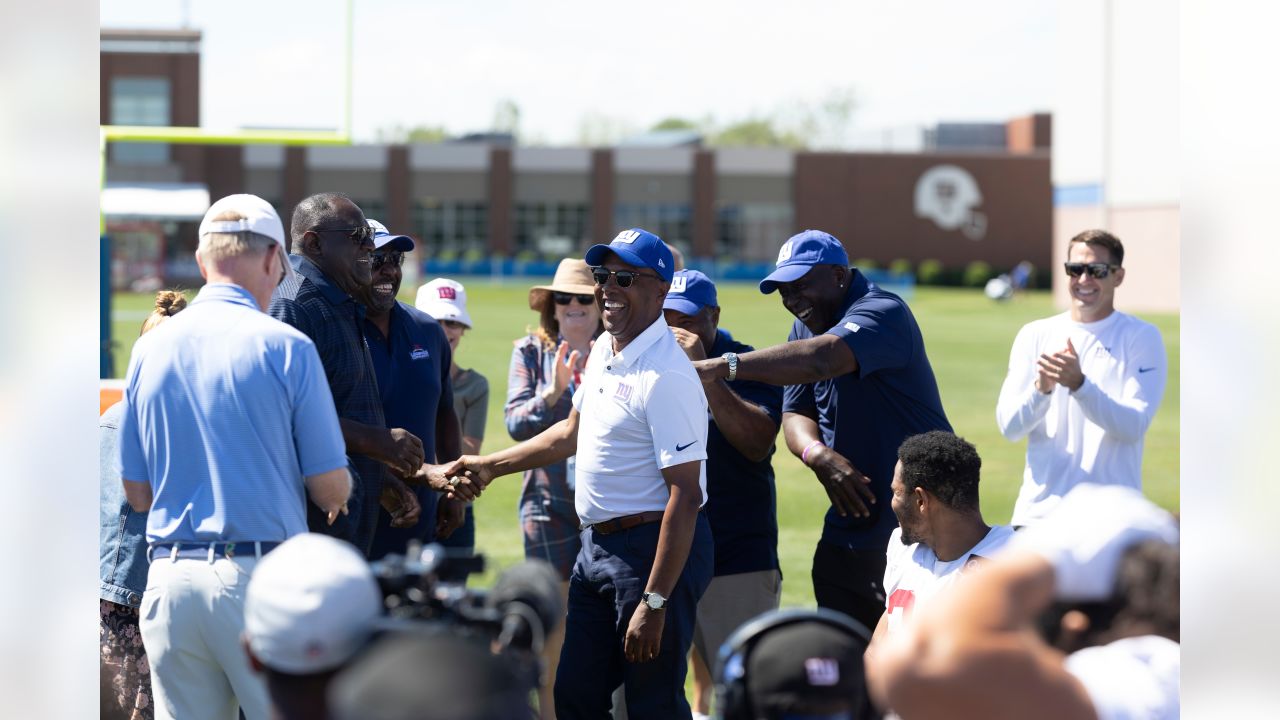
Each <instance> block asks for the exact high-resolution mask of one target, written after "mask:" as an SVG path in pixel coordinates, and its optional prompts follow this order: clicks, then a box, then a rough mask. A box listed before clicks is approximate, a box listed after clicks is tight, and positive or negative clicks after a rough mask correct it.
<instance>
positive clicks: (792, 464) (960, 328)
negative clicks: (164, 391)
mask: <svg viewBox="0 0 1280 720" xmlns="http://www.w3.org/2000/svg"><path fill="white" fill-rule="evenodd" d="M464 282H465V284H466V287H467V294H468V296H469V309H470V311H471V316H472V319H473V321H474V323H475V329H474V330H473V331H472V332H471V333H469V334H468V335H467V336H466V337H465V338H464V339H463V341H462V348H461V350H460V352H459V356H458V360H459V362H460V364H462V365H463V366H464V367H473V368H476V369H477V370H479V371H480V372H481V373H482V374H483V375H485V376H486V377H488V378H489V384H490V387H491V389H492V390H491V392H492V394H491V396H490V398H489V418H488V425H487V427H486V433H485V444H484V450H485V451H493V450H498V449H501V448H503V447H507V446H509V445H511V444H512V440H511V438H510V436H508V435H507V431H506V427H505V425H504V423H503V416H502V407H503V402H504V400H505V392H506V378H507V366H508V363H509V362H510V359H511V347H512V341H514V340H515V339H517V338H519V337H521V336H523V335H524V334H525V332H526V328H527V327H528V326H529V325H530V324H531V323H534V322H536V317H535V315H534V313H533V312H531V311H529V310H528V309H527V307H528V306H527V296H528V288H529V286H530V285H534V284H539V283H540V282H542V281H537V282H534V281H528V282H521V283H519V284H516V283H508V284H497V283H492V282H488V281H486V280H479V279H469V280H466V279H464ZM188 296H189V297H192V296H194V293H188ZM401 296H402V299H405V300H407V301H409V302H412V292H411V291H410V290H406V291H405V292H403V293H402V294H401ZM719 296H720V303H721V306H722V308H723V310H722V313H721V323H722V326H723V327H724V328H726V329H728V330H729V331H731V332H732V333H733V335H734V337H736V338H738V339H739V340H741V341H743V342H746V343H748V344H751V345H754V346H756V347H764V346H767V345H772V344H775V343H778V342H782V341H783V340H785V339H786V336H787V331H788V329H789V328H790V325H791V316H790V315H789V314H787V312H786V310H784V309H783V307H782V304H781V302H780V301H779V300H778V298H777V296H776V295H770V296H764V295H761V294H760V293H759V292H758V291H757V290H756V289H755V286H754V285H752V284H725V285H722V286H721V287H720V288H719ZM150 305H151V296H146V295H130V294H117V295H116V296H115V299H114V308H113V320H114V322H113V325H112V333H113V337H114V338H115V340H116V348H115V351H114V352H115V368H116V373H117V375H123V373H124V369H125V367H126V366H127V363H128V357H129V355H128V353H129V350H130V348H131V347H132V345H133V341H134V339H135V338H136V337H137V333H138V328H139V327H140V326H141V322H142V318H143V317H144V316H145V313H146V311H147V309H148V308H149V307H150ZM911 307H912V309H913V311H914V312H915V314H916V317H917V319H918V320H919V322H920V326H921V328H922V330H923V332H924V337H925V345H926V347H927V349H928V352H929V359H930V361H931V362H932V364H933V368H934V372H935V373H936V374H937V377H938V384H939V386H940V387H941V391H942V401H943V406H944V407H945V409H946V411H947V416H948V417H949V418H950V420H951V423H952V425H953V426H954V427H955V430H956V432H957V433H958V434H960V435H962V436H964V437H966V438H967V439H969V440H970V441H971V442H973V443H974V444H975V445H976V446H977V447H978V452H979V453H980V454H981V455H982V459H983V484H982V509H983V513H984V514H985V516H986V518H987V521H988V522H996V523H1005V522H1008V520H1009V516H1010V513H1011V512H1012V509H1013V501H1014V499H1015V498H1016V496H1017V492H1018V486H1019V482H1020V480H1021V477H1022V465H1023V453H1024V451H1025V445H1024V444H1023V443H1011V442H1008V441H1006V440H1005V439H1004V438H1002V437H1001V436H1000V433H999V432H998V431H997V430H996V423H995V402H996V397H997V395H998V394H999V391H1000V384H1001V382H1002V381H1003V380H1004V374H1005V369H1006V366H1007V363H1008V357H1009V347H1010V345H1011V344H1012V342H1013V337H1014V335H1015V334H1016V333H1017V331H1018V328H1020V327H1021V326H1022V325H1023V324H1024V323H1026V322H1028V321H1030V320H1033V319H1035V318H1038V317H1043V316H1046V315H1050V314H1053V313H1054V312H1055V310H1054V308H1053V307H1052V304H1051V302H1050V298H1049V294H1048V293H1047V292H1033V293H1029V294H1027V295H1025V296H1021V297H1018V298H1016V299H1014V300H1013V301H1010V302H1008V303H1004V304H996V303H993V302H992V301H990V300H988V299H987V298H986V297H985V296H983V295H982V293H981V292H980V291H978V290H968V289H957V288H917V289H916V291H915V296H914V298H913V299H912V301H911ZM1143 318H1144V319H1146V320H1149V321H1151V322H1153V323H1155V324H1156V325H1157V326H1158V327H1159V328H1160V332H1161V333H1162V334H1163V335H1164V340H1165V345H1166V348H1167V350H1168V355H1169V387H1168V389H1167V390H1166V391H1165V396H1164V401H1163V404H1162V406H1161V408H1160V411H1159V413H1158V414H1157V415H1156V419H1155V422H1154V423H1153V424H1152V426H1151V429H1150V431H1149V432H1148V433H1147V441H1146V459H1145V462H1144V464H1143V483H1144V486H1145V490H1146V492H1147V494H1148V495H1149V496H1150V497H1151V498H1152V499H1153V500H1154V501H1156V502H1157V503H1159V504H1161V505H1162V506H1164V507H1167V508H1169V509H1172V510H1177V509H1178V473H1179V467H1178V442H1179V439H1178V427H1179V422H1178V413H1179V388H1178V377H1179V372H1178V369H1179V352H1178V348H1179V333H1178V331H1179V325H1178V316H1177V315H1144V316H1143ZM780 445H781V443H780ZM774 469H775V471H776V474H777V482H778V498H779V503H778V525H779V530H780V537H779V545H778V551H779V554H780V556H781V561H782V571H783V575H784V578H785V579H784V582H783V586H782V587H783V598H782V602H783V605H784V606H789V605H806V606H811V605H813V590H812V587H811V585H810V582H809V565H810V560H811V559H812V556H813V548H814V544H815V543H816V542H817V538H818V536H819V534H820V531H821V528H822V516H823V513H824V512H825V511H826V508H827V506H828V500H827V497H826V494H825V493H824V492H823V490H822V488H821V486H820V485H819V484H818V483H817V482H816V481H815V480H814V478H813V475H812V473H810V472H809V471H808V470H807V469H805V468H804V467H803V466H802V465H801V464H800V462H799V461H798V460H797V459H796V458H794V457H792V456H791V454H790V453H789V452H787V451H786V449H785V447H782V448H781V449H780V451H779V452H778V453H777V454H775V455H774ZM519 490H520V478H519V476H511V477H506V478H502V479H500V480H498V481H496V482H495V483H494V484H493V486H491V487H490V489H489V490H488V491H487V492H486V493H485V495H484V497H483V498H481V499H480V500H479V501H478V502H477V503H476V524H477V531H478V539H477V546H478V549H479V550H480V551H482V552H484V553H485V554H486V555H487V556H488V560H489V568H490V570H489V571H488V572H487V573H486V574H485V576H484V577H483V578H481V579H480V580H479V583H478V584H479V585H481V586H484V585H487V584H488V583H490V582H491V581H492V579H493V577H494V576H495V574H496V571H497V570H499V569H501V568H504V567H507V566H509V565H511V564H514V563H516V562H518V561H519V560H520V559H522V557H523V549H522V548H523V545H522V542H521V537H520V527H519V522H518V519H517V517H516V501H517V498H518V497H519Z"/></svg>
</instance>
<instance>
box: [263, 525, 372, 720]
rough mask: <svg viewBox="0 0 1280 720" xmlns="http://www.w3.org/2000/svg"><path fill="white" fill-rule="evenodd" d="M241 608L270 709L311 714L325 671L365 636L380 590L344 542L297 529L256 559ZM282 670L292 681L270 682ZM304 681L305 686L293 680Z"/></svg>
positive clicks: (347, 655)
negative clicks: (264, 680) (309, 684)
mask: <svg viewBox="0 0 1280 720" xmlns="http://www.w3.org/2000/svg"><path fill="white" fill-rule="evenodd" d="M244 614H245V618H244V646H245V651H246V653H247V654H248V656H249V663H250V665H251V666H252V667H253V669H254V670H256V671H258V672H260V673H263V674H264V675H266V678H267V689H268V692H269V693H270V695H271V703H272V705H273V706H274V710H275V712H276V715H277V716H278V717H282V718H290V717H299V718H303V717H318V716H319V715H317V714H316V713H318V712H321V711H322V708H321V707H320V706H317V705H316V703H323V702H324V698H325V692H324V687H325V686H326V685H327V684H328V682H329V679H330V677H331V676H332V675H333V673H334V672H336V671H337V670H340V669H341V668H342V667H343V666H344V665H345V664H346V663H347V661H348V660H350V659H351V658H352V657H353V656H354V655H355V654H356V652H357V651H358V650H360V649H361V648H362V647H364V645H365V644H366V643H367V642H368V641H369V638H370V636H371V635H372V633H373V630H374V626H375V625H376V623H377V621H378V618H379V617H380V616H381V615H382V593H381V592H380V591H379V589H378V583H377V581H376V580H375V579H374V576H373V571H372V570H371V569H370V568H369V565H368V563H366V562H365V560H364V558H363V557H361V556H360V554H359V553H358V552H356V550H355V549H354V548H353V547H352V546H351V545H349V544H347V543H345V542H342V541H341V540H335V539H334V538H331V537H328V536H326V535H318V534H315V533H304V534H301V535H295V536H293V537H292V538H290V539H289V540H288V541H286V542H285V543H284V544H282V545H281V546H280V547H278V548H276V549H275V551H273V552H272V553H271V554H270V555H267V556H264V557H263V558H262V560H261V561H260V562H259V563H258V566H257V568H256V569H255V570H254V573H253V577H252V578H250V580H249V588H248V590H247V592H246V597H245V610H244ZM281 675H286V676H291V678H292V680H291V682H289V683H278V682H276V680H277V679H279V676H281ZM307 679H310V680H312V685H313V686H314V687H312V688H310V690H306V689H304V688H303V687H302V684H305V683H301V684H300V682H299V680H304V681H305V680H307ZM326 714H327V713H326Z"/></svg>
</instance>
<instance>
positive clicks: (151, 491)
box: [119, 195, 351, 720]
mask: <svg viewBox="0 0 1280 720" xmlns="http://www.w3.org/2000/svg"><path fill="white" fill-rule="evenodd" d="M199 237H200V245H199V248H198V249H197V250H196V262H197V264H198V265H199V266H200V273H201V275H203V276H204V278H205V280H206V281H207V284H206V285H205V286H204V287H203V288H202V289H201V290H200V293H199V295H197V296H196V299H195V300H194V301H193V302H192V303H191V305H190V306H189V307H188V308H187V309H186V310H185V311H183V312H182V313H181V314H180V315H178V316H176V317H174V318H172V319H170V320H168V321H166V322H165V323H164V325H162V326H161V327H159V328H156V330H155V331H153V332H149V333H146V334H144V335H143V336H142V337H141V338H139V340H138V342H137V343H135V344H134V346H133V354H132V356H131V358H130V361H129V370H128V372H127V374H126V378H127V380H128V387H127V389H126V391H125V393H124V397H123V399H122V401H121V402H123V403H124V405H125V407H124V410H123V412H122V415H121V423H120V438H119V440H120V458H119V459H120V476H121V479H122V481H123V483H124V488H125V496H126V498H127V499H128V501H129V505H130V506H131V507H132V508H133V509H134V510H136V511H138V512H145V511H149V515H148V516H147V543H148V545H149V548H148V556H149V558H150V560H151V565H150V568H149V569H148V574H147V589H146V591H145V592H144V593H143V596H142V605H141V608H140V611H141V612H140V620H139V626H140V628H141V630H142V640H143V644H144V645H145V646H146V649H147V658H148V660H149V662H150V666H151V680H152V691H153V693H154V699H155V708H156V717H158V718H172V717H176V718H181V719H182V720H188V719H189V718H195V719H197V720H198V719H199V718H229V717H234V715H235V713H236V706H237V704H238V705H239V706H240V708H241V710H243V712H244V714H245V716H246V717H247V718H249V720H260V719H262V720H265V718H266V717H267V716H268V701H267V693H266V689H265V687H264V685H263V683H262V680H261V679H260V678H258V677H256V676H254V675H253V674H252V673H251V672H249V669H248V667H247V665H246V664H245V662H244V656H243V654H242V653H241V652H240V650H239V647H238V646H237V638H238V637H239V635H240V631H241V630H242V629H243V628H244V598H245V586H246V583H247V580H248V578H249V575H250V574H251V573H252V572H253V570H254V568H255V567H256V566H257V563H258V561H259V559H260V558H261V557H262V556H263V555H264V554H266V553H268V552H270V551H271V550H272V549H274V548H275V546H276V545H278V544H279V543H281V542H283V541H285V540H287V539H288V538H290V537H292V536H293V535H297V534H299V533H303V532H306V527H307V524H306V508H305V506H306V505H307V499H306V498H307V495H308V494H309V495H310V497H311V500H312V502H314V503H315V504H316V505H317V506H318V507H319V510H320V513H321V516H322V517H325V518H326V519H327V520H328V521H329V522H332V521H333V519H334V518H336V517H337V516H338V515H340V514H341V513H342V512H344V511H345V507H344V503H345V502H346V500H347V498H348V496H349V494H350V492H351V478H350V476H349V475H348V473H347V469H346V467H347V461H346V457H345V456H344V454H343V451H342V434H341V430H340V429H339V426H338V418H337V415H336V413H335V412H334V409H333V398H332V397H331V396H330V394H329V386H328V383H327V382H326V381H325V377H324V369H323V367H322V366H321V363H320V358H319V357H318V356H317V354H316V351H315V346H314V345H313V344H312V342H311V340H309V339H308V338H307V337H306V336H305V335H303V334H302V333H300V332H298V331H297V330H295V329H294V328H291V327H289V326H288V325H285V324H284V323H280V322H278V321H276V320H274V319H272V318H271V317H269V316H267V315H265V314H264V313H263V310H264V309H265V308H266V306H267V303H268V302H269V300H270V298H271V292H272V290H273V289H274V288H275V287H276V285H277V284H279V282H280V280H281V279H282V278H283V277H284V274H285V262H286V261H285V258H284V250H283V246H284V229H283V227H282V226H281V224H280V218H279V217H278V216H277V215H276V213H275V210H274V209H273V208H272V207H271V206H270V205H269V204H267V203H266V202H265V201H263V200H262V199H260V198H257V197H254V196H252V195H232V196H229V197H226V198H223V199H222V200H219V201H218V202H216V203H214V204H213V206H211V207H210V208H209V211H208V212H207V213H206V214H205V218H204V221H203V222H201V224H200V230H199Z"/></svg>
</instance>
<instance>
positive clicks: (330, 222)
mask: <svg viewBox="0 0 1280 720" xmlns="http://www.w3.org/2000/svg"><path fill="white" fill-rule="evenodd" d="M290 231H291V233H292V235H293V253H294V254H293V255H292V257H291V258H290V259H291V264H292V266H293V269H294V270H295V271H296V272H297V275H298V278H297V280H298V281H297V282H296V283H289V282H286V283H282V284H281V286H280V287H279V288H277V289H276V292H275V293H274V294H273V295H272V297H271V305H270V307H268V308H267V313H268V314H270V315H271V316H272V317H274V318H276V319H277V320H280V321H282V322H284V323H287V324H289V325H292V326H294V327H296V328H298V329H299V330H301V331H302V332H303V333H304V334H305V335H306V336H307V337H309V338H311V340H312V341H313V342H314V343H315V344H316V350H317V351H318V352H319V354H320V361H321V363H323V364H324V372H325V377H326V378H327V379H328V381H329V389H330V391H331V392H332V393H333V402H334V406H335V407H336V408H337V411H338V419H339V422H340V423H341V425H342V438H343V441H344V442H345V444H346V451H347V456H348V457H349V458H350V460H351V465H350V467H351V469H352V470H353V471H354V472H353V483H354V489H353V491H352V497H351V501H350V510H351V514H350V516H349V517H347V516H344V517H342V518H340V519H339V520H338V522H336V523H334V524H333V525H332V526H330V525H328V524H327V523H326V522H325V518H323V517H320V516H319V515H318V514H317V513H316V512H315V511H314V510H311V509H308V514H307V527H308V528H310V529H311V531H312V532H319V533H324V534H326V535H333V536H334V537H338V538H341V539H343V540H348V541H350V542H351V543H352V544H353V545H355V546H356V548H357V549H359V550H360V552H362V553H365V554H368V553H369V550H370V548H371V546H372V544H373V531H374V527H375V525H376V524H377V521H378V507H379V505H380V504H381V505H384V506H386V507H387V508H388V509H389V510H392V511H393V512H394V513H395V514H396V517H397V522H398V523H403V524H405V525H412V524H413V523H414V522H416V521H417V519H418V514H419V512H420V509H419V507H418V500H417V497H416V496H415V495H414V494H413V492H411V491H410V490H409V488H408V487H406V486H405V484H404V483H403V482H402V481H401V480H400V479H399V478H400V477H405V476H410V475H412V474H413V473H415V472H416V471H417V470H418V468H420V467H421V466H422V441H421V440H420V439H419V438H418V437H417V436H415V435H414V434H413V433H410V432H408V431H407V430H405V429H404V428H400V427H397V428H392V429H387V426H386V423H385V418H384V415H383V412H382V402H381V401H380V399H379V394H378V383H377V379H376V378H375V377H374V372H373V361H372V360H371V359H370V357H369V351H368V349H367V348H366V347H365V341H364V337H363V335H362V334H361V330H360V325H361V323H362V321H363V318H364V306H363V305H361V304H360V302H359V301H357V300H356V299H355V297H353V296H354V295H356V294H359V293H361V292H362V288H364V287H367V286H368V285H369V282H370V280H371V277H372V274H371V270H370V268H369V264H370V259H369V256H370V254H371V253H372V252H373V229H372V228H370V227H369V224H368V222H367V221H366V220H365V217H364V212H363V211H361V210H360V207H359V206H358V205H356V204H355V203H354V202H352V201H351V199H350V198H348V197H347V196H346V195H343V194H341V193H318V194H316V195H311V196H310V197H307V198H304V199H303V200H302V201H301V202H299V203H298V206H297V207H296V208H294V210H293V220H292V223H291V228H290ZM388 468H390V470H391V471H394V472H395V475H393V474H392V472H391V471H388Z"/></svg>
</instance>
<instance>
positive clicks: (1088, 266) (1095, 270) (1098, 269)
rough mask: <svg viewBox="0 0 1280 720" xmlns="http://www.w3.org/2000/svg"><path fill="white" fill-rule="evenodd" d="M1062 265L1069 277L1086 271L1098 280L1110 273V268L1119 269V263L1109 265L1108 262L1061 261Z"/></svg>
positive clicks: (1077, 275) (1078, 275)
mask: <svg viewBox="0 0 1280 720" xmlns="http://www.w3.org/2000/svg"><path fill="white" fill-rule="evenodd" d="M1062 267H1063V269H1065V270H1066V271H1067V274H1068V275H1070V276H1071V277H1080V276H1081V275H1083V274H1084V273H1085V272H1086V271H1088V273H1089V275H1090V277H1093V278H1096V279H1098V280H1103V279H1105V278H1106V277H1107V276H1108V275H1110V274H1111V271H1112V270H1119V269H1120V266H1119V265H1111V264H1110V263H1076V262H1069V263H1062Z"/></svg>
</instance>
